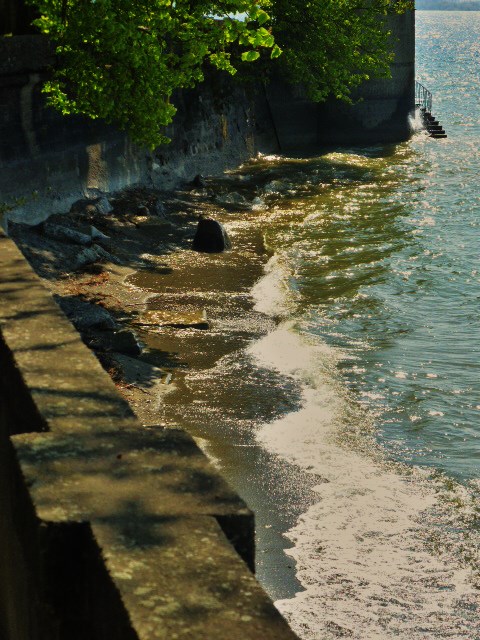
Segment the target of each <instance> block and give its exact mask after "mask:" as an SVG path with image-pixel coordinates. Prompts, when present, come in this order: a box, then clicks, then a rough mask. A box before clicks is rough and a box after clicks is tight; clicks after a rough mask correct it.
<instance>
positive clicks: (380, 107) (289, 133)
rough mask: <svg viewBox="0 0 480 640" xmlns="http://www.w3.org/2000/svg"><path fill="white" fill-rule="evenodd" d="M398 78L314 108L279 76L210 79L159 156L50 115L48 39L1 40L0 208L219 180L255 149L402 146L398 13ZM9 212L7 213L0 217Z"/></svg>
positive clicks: (181, 96) (35, 215) (405, 130)
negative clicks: (249, 82)
mask: <svg viewBox="0 0 480 640" xmlns="http://www.w3.org/2000/svg"><path fill="white" fill-rule="evenodd" d="M390 26H391V28H392V31H393V37H394V43H395V62H394V64H393V66H392V79H390V80H375V81H371V82H369V83H366V84H365V85H364V86H363V87H361V89H360V90H359V92H358V94H357V96H356V98H358V99H359V101H358V102H357V103H356V104H355V105H354V106H353V107H351V106H349V105H347V104H344V103H341V102H339V101H335V100H332V101H329V102H327V103H325V104H315V103H312V102H311V101H309V100H308V99H307V98H306V97H305V95H304V93H303V91H302V89H301V87H292V86H288V85H287V84H286V83H285V82H284V81H283V80H282V79H281V78H276V79H273V80H272V82H270V83H269V84H268V85H267V87H266V89H265V87H264V86H263V84H262V83H261V82H259V83H258V84H257V85H256V87H252V86H250V87H248V88H247V89H246V88H244V87H242V86H239V85H238V83H235V82H233V81H232V79H231V78H230V77H229V76H228V75H227V74H222V75H219V74H216V75H215V74H212V75H211V76H210V77H208V78H207V79H206V81H205V82H204V83H202V84H201V85H200V86H199V87H197V88H196V89H194V90H189V91H182V92H179V93H178V94H177V95H175V96H174V100H173V102H174V104H176V106H177V107H178V113H177V115H176V117H175V120H174V122H173V124H172V125H171V126H170V127H169V128H168V130H167V134H168V135H169V136H170V137H171V139H172V142H171V144H170V145H166V146H162V147H160V148H159V149H157V150H156V151H155V152H153V153H149V152H147V151H145V150H144V149H140V148H138V147H136V146H135V145H133V144H132V143H131V142H130V141H129V140H128V138H127V136H126V135H124V134H123V133H121V132H119V131H117V130H116V129H114V128H113V127H109V126H107V125H105V124H103V123H101V122H98V121H96V122H95V121H91V120H87V119H84V118H79V117H68V118H64V117H62V116H60V115H58V114H57V113H56V112H55V111H53V110H52V109H47V108H45V103H44V97H43V95H42V93H41V90H40V88H41V84H42V81H43V80H44V79H45V77H46V74H47V69H48V66H49V65H51V64H52V63H54V56H53V55H52V52H51V50H50V48H49V46H48V44H47V42H46V41H45V40H44V39H43V38H42V37H41V36H35V35H25V36H15V37H10V38H5V37H3V38H0V207H1V206H2V205H5V204H6V205H7V206H8V207H9V211H8V217H9V218H10V219H12V220H14V221H23V222H28V223H30V224H35V223H38V222H41V221H42V220H44V219H45V218H47V217H48V216H49V215H51V214H52V213H62V212H67V211H68V210H69V208H70V205H71V204H72V203H73V202H74V201H75V200H78V199H80V198H83V197H88V196H91V195H96V194H98V192H111V191H116V190H118V189H121V188H123V187H125V186H129V185H134V184H144V185H148V186H154V187H157V188H159V189H170V188H172V187H174V186H175V185H177V184H178V183H179V182H180V181H182V180H191V179H192V178H193V177H194V176H195V175H196V174H198V173H201V174H212V173H221V172H222V171H224V170H225V169H227V168H232V167H234V166H238V165H239V164H241V163H242V162H243V161H245V160H247V159H248V158H250V157H251V156H252V155H254V154H255V153H256V152H257V151H262V152H265V153H278V152H280V153H286V154H308V153H319V152H321V150H322V148H325V146H327V145H338V144H344V145H352V144H372V143H376V142H387V143H388V142H399V141H402V140H406V139H407V138H408V137H409V135H410V126H409V122H408V116H409V114H410V113H411V112H412V111H413V109H414V84H415V83H414V79H415V78H414V73H415V70H414V32H415V29H414V14H413V13H412V12H410V13H407V14H405V15H402V16H395V17H393V18H391V24H390ZM1 213H2V210H1V208H0V214H1Z"/></svg>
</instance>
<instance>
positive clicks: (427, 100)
mask: <svg viewBox="0 0 480 640" xmlns="http://www.w3.org/2000/svg"><path fill="white" fill-rule="evenodd" d="M415 105H416V106H417V107H420V109H425V111H428V112H429V113H431V112H432V94H431V92H430V91H429V90H428V89H427V88H426V87H424V86H423V84H420V82H417V81H415Z"/></svg>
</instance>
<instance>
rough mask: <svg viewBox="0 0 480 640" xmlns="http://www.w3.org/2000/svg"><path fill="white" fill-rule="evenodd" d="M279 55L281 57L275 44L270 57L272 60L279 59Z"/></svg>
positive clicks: (279, 50) (280, 51) (280, 52)
mask: <svg viewBox="0 0 480 640" xmlns="http://www.w3.org/2000/svg"><path fill="white" fill-rule="evenodd" d="M281 55H282V50H281V49H280V47H279V46H278V44H276V45H275V46H274V47H273V49H272V51H271V53H270V57H271V58H272V60H273V59H274V58H279V57H280V56H281Z"/></svg>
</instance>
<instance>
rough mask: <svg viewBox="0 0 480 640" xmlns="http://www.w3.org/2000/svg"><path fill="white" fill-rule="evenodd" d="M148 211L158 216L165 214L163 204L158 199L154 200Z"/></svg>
mask: <svg viewBox="0 0 480 640" xmlns="http://www.w3.org/2000/svg"><path fill="white" fill-rule="evenodd" d="M150 213H151V214H152V215H154V216H159V217H160V218H164V217H165V214H166V211H165V205H164V204H163V202H162V201H161V200H160V199H159V200H157V201H156V202H155V204H154V205H153V207H151V209H150Z"/></svg>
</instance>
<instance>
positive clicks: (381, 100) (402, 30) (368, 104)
mask: <svg viewBox="0 0 480 640" xmlns="http://www.w3.org/2000/svg"><path fill="white" fill-rule="evenodd" d="M387 28H389V29H390V30H391V31H392V35H393V37H392V42H393V45H394V53H395V60H394V62H393V64H392V78H391V79H384V80H371V81H369V82H367V83H365V84H364V85H362V87H360V88H359V89H358V91H357V92H356V93H355V94H354V95H353V99H354V101H357V102H356V103H355V104H354V105H353V106H350V105H348V104H346V103H344V102H341V101H338V100H333V99H331V100H328V101H327V102H326V103H322V104H315V103H313V102H311V101H310V100H309V99H308V98H307V97H306V95H305V93H304V91H303V90H302V88H301V87H292V86H288V85H287V84H286V83H285V82H282V80H281V79H276V80H275V82H273V83H271V84H270V85H269V86H268V88H267V92H268V98H269V103H270V108H271V112H272V115H273V120H274V123H275V128H276V132H277V135H278V139H279V141H280V147H281V150H282V152H283V153H311V152H315V150H318V149H319V148H321V147H325V146H327V145H339V144H340V145H355V144H373V143H377V142H400V141H402V140H407V139H408V138H409V137H410V135H411V130H410V125H409V122H408V116H409V115H410V114H411V113H412V112H413V111H414V107H415V95H414V94H415V15H414V12H407V13H405V14H404V15H399V16H393V17H390V18H389V21H388V24H387Z"/></svg>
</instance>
